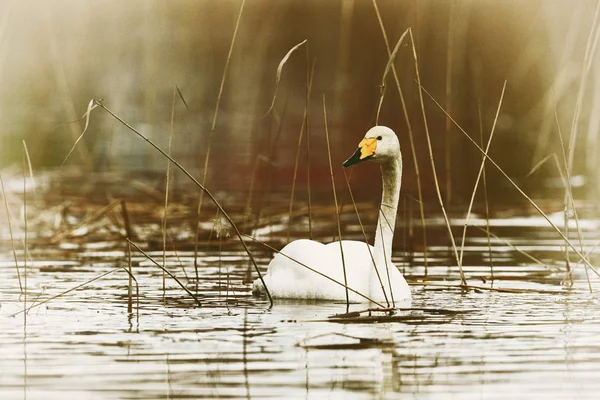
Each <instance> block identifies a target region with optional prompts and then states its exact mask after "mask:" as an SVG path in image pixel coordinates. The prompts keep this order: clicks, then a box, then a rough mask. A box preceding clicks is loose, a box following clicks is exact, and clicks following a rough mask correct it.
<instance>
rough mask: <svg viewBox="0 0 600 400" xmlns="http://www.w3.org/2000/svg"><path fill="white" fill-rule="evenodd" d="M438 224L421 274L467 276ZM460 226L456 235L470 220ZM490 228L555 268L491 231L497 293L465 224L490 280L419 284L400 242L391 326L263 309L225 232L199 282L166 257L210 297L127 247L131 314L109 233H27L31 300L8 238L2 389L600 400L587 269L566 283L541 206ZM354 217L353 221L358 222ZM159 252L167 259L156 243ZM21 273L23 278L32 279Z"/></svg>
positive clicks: (94, 395)
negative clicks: (400, 282) (404, 283)
mask: <svg viewBox="0 0 600 400" xmlns="http://www.w3.org/2000/svg"><path fill="white" fill-rule="evenodd" d="M429 222H430V224H429V225H430V232H429V234H430V236H429V237H430V240H431V243H430V248H429V252H428V258H429V267H428V270H427V283H429V284H445V285H456V284H457V282H458V273H457V270H456V267H450V266H449V265H451V260H452V254H451V253H450V252H449V250H448V248H447V246H445V245H444V244H443V243H444V240H445V239H444V235H443V232H444V228H443V227H442V226H440V225H438V226H437V227H436V223H435V220H431V221H429ZM455 222H456V224H457V226H456V232H457V233H458V232H460V224H461V223H462V222H461V221H459V220H458V219H457V220H455ZM474 223H475V224H477V223H478V222H477V220H475V221H474ZM491 226H493V227H495V232H496V233H497V234H498V235H500V236H502V237H503V239H506V240H508V241H509V242H510V243H511V244H513V246H514V245H518V246H519V248H520V249H524V250H526V251H527V252H529V254H530V255H532V256H535V257H536V258H538V259H540V260H541V261H542V262H543V263H545V264H546V265H544V266H542V265H537V264H535V263H533V262H532V261H531V260H530V259H528V258H526V257H525V256H524V255H523V254H521V253H519V252H517V251H516V250H515V249H514V248H513V247H511V246H508V245H506V244H505V243H504V242H502V241H500V240H496V239H493V240H492V242H493V243H492V244H493V246H492V253H491V254H492V257H491V258H492V260H493V265H494V276H495V278H496V280H495V281H494V287H495V288H502V289H513V290H515V291H514V292H498V291H493V290H488V289H489V288H490V287H491V281H490V279H489V278H490V273H491V271H490V266H489V265H490V263H489V249H488V247H487V239H486V238H485V236H482V235H478V234H477V233H476V232H475V231H470V235H469V237H468V240H467V243H466V248H465V273H466V275H467V279H468V280H469V283H470V284H472V285H474V286H480V287H482V288H483V289H480V290H471V291H468V292H461V291H460V290H457V289H456V288H448V287H444V286H435V285H428V286H422V285H421V284H420V283H421V282H422V281H423V279H425V278H424V274H425V271H424V266H423V265H422V259H423V255H422V254H421V253H418V252H417V251H411V252H408V251H404V250H403V249H402V246H399V250H396V251H395V252H394V261H395V263H396V264H397V265H398V266H401V268H403V269H404V271H405V274H406V276H407V279H408V281H409V282H412V283H413V284H415V285H414V286H413V287H412V290H413V297H414V298H413V304H412V306H413V309H412V310H404V311H400V312H398V313H397V314H396V315H395V316H394V319H393V322H385V321H384V322H379V323H366V322H364V321H362V322H355V321H352V320H347V321H346V320H341V321H340V320H331V319H329V318H328V317H329V316H331V315H333V314H337V313H343V312H344V311H345V305H343V304H339V303H332V302H312V303H306V302H295V301H276V302H275V305H274V307H272V308H269V307H268V302H267V301H266V300H265V299H259V298H255V297H252V295H251V293H250V284H249V283H247V270H248V261H247V258H246V257H245V255H244V253H243V252H242V251H240V250H239V249H237V248H236V249H233V248H231V247H228V246H227V245H226V244H227V243H230V242H234V241H235V240H234V239H232V238H229V239H225V238H222V240H223V243H222V250H221V251H219V250H218V247H215V246H214V245H213V247H212V248H210V249H208V250H203V251H202V253H201V254H200V279H199V281H198V282H199V284H198V285H197V292H196V281H195V278H194V276H195V275H194V274H195V273H194V269H193V252H192V251H190V250H189V249H187V250H186V249H182V250H179V251H177V252H173V251H171V252H169V254H168V257H167V264H168V265H170V269H171V271H172V272H173V273H174V274H176V275H177V276H178V277H179V279H181V280H182V282H183V283H184V284H186V286H187V287H188V288H189V289H190V290H191V291H192V292H194V293H197V297H198V299H199V301H200V302H201V303H202V306H201V307H196V306H195V303H194V301H193V299H191V298H190V296H189V295H187V294H186V293H185V292H184V291H183V290H182V289H181V288H180V287H179V286H178V285H177V284H176V283H175V282H174V281H173V280H171V279H170V278H168V277H167V280H166V290H165V291H164V292H163V290H162V272H161V270H160V269H158V268H156V267H155V266H154V265H153V264H152V263H151V262H150V261H149V260H148V259H147V258H146V257H144V256H142V255H140V254H139V253H136V252H134V256H133V268H134V269H133V271H134V274H135V277H136V279H137V283H138V286H139V296H140V297H139V306H138V305H137V304H136V303H135V297H134V304H133V306H134V308H133V313H131V314H129V313H128V312H127V280H128V275H127V274H126V273H125V272H124V271H123V269H120V267H125V266H126V265H127V257H126V253H125V251H124V247H123V244H122V241H118V242H116V241H111V240H106V241H101V240H99V239H98V238H99V237H103V236H102V235H101V233H102V232H101V231H100V232H98V231H96V232H95V233H94V231H89V232H87V233H85V234H84V233H83V232H79V233H78V234H81V235H83V236H80V237H78V236H72V237H67V238H66V239H64V240H62V241H61V242H60V243H58V244H56V245H55V246H53V247H52V246H48V245H46V246H40V245H37V246H36V245H31V247H30V248H31V255H32V259H33V260H35V261H30V262H29V266H28V269H27V277H26V279H27V288H28V293H27V299H26V303H25V297H24V295H22V294H20V292H19V286H18V279H17V275H16V270H15V268H14V259H13V256H12V252H11V250H10V246H9V245H8V244H7V243H8V241H5V242H4V244H3V246H2V252H1V256H0V305H1V308H0V321H1V322H0V323H1V327H2V329H0V349H2V351H1V353H2V359H1V361H0V397H1V398H2V399H25V398H26V399H53V398H56V399H63V398H78V399H140V398H173V399H175V398H194V399H195V398H273V399H279V398H282V397H284V396H285V398H319V399H320V398H333V399H336V398H343V399H355V398H356V399H380V398H385V399H388V398H415V399H428V398H432V399H454V398H456V399H500V398H506V397H509V398H526V397H531V396H534V397H535V398H546V399H565V398H577V399H586V398H589V399H591V398H596V396H597V393H598V391H599V390H600V313H599V311H600V296H599V295H598V294H597V292H598V290H600V285H599V284H598V280H597V279H596V280H592V287H593V290H594V291H593V292H592V293H590V292H589V290H588V284H587V281H586V280H585V279H584V278H585V273H584V269H583V267H581V266H580V267H577V269H575V272H574V276H575V284H574V286H573V287H571V288H569V287H567V286H565V285H564V284H563V283H561V282H562V281H563V280H564V278H565V274H564V271H562V270H564V261H562V257H563V254H562V250H561V242H560V240H557V238H556V236H555V233H553V231H552V230H551V229H549V228H547V227H546V226H543V225H542V224H539V220H538V219H537V218H526V219H523V218H505V219H496V220H493V221H491ZM273 227H274V229H273V231H275V233H269V231H270V230H269V229H268V227H267V228H266V230H265V229H263V231H261V232H262V233H260V232H258V233H260V234H263V235H265V237H267V236H269V235H271V236H272V235H275V236H272V240H276V239H277V238H278V237H277V232H279V235H280V236H281V232H282V231H281V230H280V229H279V228H278V225H277V224H276V223H274V224H273ZM581 227H582V229H583V230H584V232H583V233H584V236H585V238H586V240H585V241H584V247H585V248H584V250H585V251H586V252H587V251H594V250H595V249H594V246H595V244H596V241H597V239H598V237H597V236H598V234H597V220H594V219H585V220H584V221H583V222H582V224H581ZM332 228H333V227H332V226H329V225H325V226H323V227H322V229H321V230H319V228H318V226H317V227H316V228H315V229H316V234H317V236H318V237H319V238H321V239H325V238H326V237H327V236H328V235H327V234H326V233H325V232H329V231H331V229H332ZM355 228H356V227H353V226H352V225H351V224H350V225H347V226H346V230H347V231H349V232H355V231H356V229H355ZM155 229H157V228H156V227H155ZM302 229H303V226H302V225H301V226H300V227H299V230H302ZM401 229H402V226H401V224H400V227H399V228H398V232H400V231H401ZM436 230H437V233H438V234H437V235H436ZM138 233H140V231H138ZM179 233H180V236H181V237H182V238H183V239H182V240H189V239H186V236H185V235H184V234H182V233H181V231H179ZM258 233H257V234H258ZM17 236H18V235H17ZM31 236H32V237H33V238H31V239H30V240H31V241H32V243H35V237H34V236H35V235H33V234H32V235H31ZM109 236H110V232H105V233H104V237H105V238H106V237H109ZM280 236H279V239H282V238H281V237H280ZM5 238H6V236H5ZM82 238H83V239H82ZM38 240H39V239H38ZM139 240H140V242H141V243H142V247H144V245H146V248H147V247H148V246H150V245H148V243H149V242H147V241H145V240H147V238H146V239H143V238H140V239H139ZM213 240H216V239H213ZM398 240H399V241H401V240H402V239H401V238H399V239H398ZM150 247H151V246H150ZM188 247H189V246H188ZM397 247H398V246H397ZM150 255H151V256H152V257H155V258H156V259H157V260H158V261H159V262H161V261H162V253H161V252H160V251H151V252H150ZM255 256H256V259H257V262H258V264H259V266H260V267H261V268H263V270H264V268H266V265H267V264H268V262H269V259H270V254H269V253H268V252H265V251H264V250H263V251H258V250H256V251H255ZM19 257H22V254H19ZM592 261H594V259H593V258H592ZM596 261H597V260H596ZM575 265H576V264H575V263H574V262H573V263H572V266H575ZM112 269H115V272H113V273H110V274H108V275H106V276H105V277H103V278H102V279H98V280H94V281H92V282H89V281H91V280H93V279H94V278H97V277H98V276H99V275H100V274H103V273H106V272H109V271H111V270H112ZM22 272H23V270H22ZM186 276H187V278H186ZM21 278H22V281H23V282H24V280H25V276H22V277H21ZM484 281H485V282H484ZM86 282H89V283H87V284H85V285H83V286H81V287H79V288H77V289H75V290H72V289H74V288H76V287H78V286H79V285H82V284H84V283H86ZM485 288H488V289H485ZM68 290H71V291H70V292H68V293H66V294H64V295H62V296H59V297H56V298H55V299H53V300H51V301H49V302H47V303H44V304H42V305H40V306H38V307H34V308H32V309H31V310H30V311H29V312H28V313H27V314H26V316H25V314H24V313H23V312H21V311H22V310H23V307H24V306H25V304H26V305H28V306H30V305H33V304H34V303H36V302H39V301H42V300H47V299H48V298H50V297H52V296H56V295H59V294H61V293H63V292H66V291H68ZM134 293H135V290H134ZM364 307H365V306H364V305H353V306H352V307H351V308H352V309H353V310H358V309H363V308H364ZM377 315H382V314H377Z"/></svg>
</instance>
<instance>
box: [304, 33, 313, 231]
mask: <svg viewBox="0 0 600 400" xmlns="http://www.w3.org/2000/svg"><path fill="white" fill-rule="evenodd" d="M314 69H315V65H314V63H313V66H312V71H313V72H314ZM312 75H313V74H312V72H309V71H308V43H307V44H306V82H308V84H307V85H306V102H305V105H304V108H305V109H306V113H305V114H304V121H305V122H304V126H305V127H306V194H307V195H308V238H309V239H310V240H312V238H313V233H312V199H311V192H310V125H309V118H308V116H309V114H310V88H311V86H312Z"/></svg>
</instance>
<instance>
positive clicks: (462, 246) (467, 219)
mask: <svg viewBox="0 0 600 400" xmlns="http://www.w3.org/2000/svg"><path fill="white" fill-rule="evenodd" d="M505 91H506V81H504V85H502V93H501V94H500V101H499V102H498V108H496V116H495V117H494V124H493V125H492V130H491V132H490V137H489V139H488V142H487V145H486V147H485V155H487V154H488V152H489V150H490V145H491V144H492V139H493V138H494V132H495V131H496V124H497V122H498V116H499V115H500V108H501V107H502V100H504V92H505ZM485 155H484V157H483V158H482V160H481V165H480V166H479V171H478V172H477V179H475V185H474V186H473V191H472V192H471V200H470V201H469V208H468V209H467V215H466V217H465V225H464V227H463V232H462V240H461V243H460V255H459V260H458V262H459V266H460V268H461V269H462V261H463V255H464V250H465V240H466V237H467V227H468V225H469V218H470V217H471V210H472V209H473V202H474V201H475V195H476V194H477V189H478V188H479V180H480V179H481V176H482V175H483V169H484V168H485V160H486V157H485Z"/></svg>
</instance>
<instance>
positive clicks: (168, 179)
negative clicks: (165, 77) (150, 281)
mask: <svg viewBox="0 0 600 400" xmlns="http://www.w3.org/2000/svg"><path fill="white" fill-rule="evenodd" d="M176 96H177V88H176V87H175V88H173V100H172V102H171V122H170V124H169V145H168V146H169V147H168V149H167V154H168V155H169V156H170V155H171V148H172V144H173V131H174V129H173V123H174V121H175V98H176ZM170 183H171V161H169V160H167V173H166V176H165V208H164V213H163V220H162V245H163V257H162V262H163V265H164V266H165V267H166V265H167V219H168V208H169V190H170ZM166 280H167V275H166V274H165V273H164V272H163V274H162V289H163V303H164V301H165V294H166V290H167V287H166Z"/></svg>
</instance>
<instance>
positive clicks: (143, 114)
mask: <svg viewBox="0 0 600 400" xmlns="http://www.w3.org/2000/svg"><path fill="white" fill-rule="evenodd" d="M241 4H242V2H241V1H240V0H219V1H208V0H206V1H199V0H178V1H158V0H128V1H119V0H95V1H76V0H44V1H33V0H18V1H17V0H15V1H11V0H3V1H2V2H0V85H1V87H0V141H1V146H0V167H2V168H5V167H8V166H10V165H13V164H18V165H21V160H22V153H23V151H22V148H23V147H22V141H23V140H25V141H26V143H27V145H28V147H29V152H30V154H31V158H32V163H33V168H34V171H41V170H44V169H49V168H57V167H58V166H60V164H61V162H62V160H63V159H64V157H65V156H66V154H67V153H68V151H69V149H70V148H71V147H72V145H73V143H74V142H75V140H76V138H77V137H78V136H79V134H80V133H81V132H82V130H83V127H84V121H80V122H75V123H70V124H65V123H67V122H69V121H74V120H77V119H79V118H81V116H82V115H83V114H84V113H85V111H86V108H87V105H88V103H89V101H90V100H91V99H92V98H102V99H103V100H104V104H105V105H106V106H107V107H108V108H109V109H111V110H112V111H113V112H115V113H116V114H117V115H119V116H120V117H121V118H123V119H124V120H125V121H127V122H128V123H129V124H131V125H132V126H133V127H135V128H136V129H138V130H139V131H140V132H142V133H143V134H145V135H147V136H148V137H149V138H150V139H152V140H153V141H155V142H156V143H157V144H159V145H160V146H161V147H163V148H165V149H166V148H167V146H168V139H169V132H170V122H171V115H172V109H173V111H174V123H173V151H172V152H173V156H174V157H175V158H176V159H177V160H179V161H180V162H181V163H182V164H183V165H184V166H185V167H186V168H188V169H189V170H190V172H192V173H193V174H194V175H195V176H197V177H201V176H202V172H203V166H204V160H205V155H206V152H207V149H208V146H209V136H210V132H211V125H212V120H213V116H214V112H215V107H216V104H217V97H218V93H219V86H220V83H221V79H222V76H223V72H224V69H225V64H226V60H227V55H228V51H229V47H230V45H231V41H232V38H233V34H234V29H235V25H236V20H237V18H238V15H239V13H240V6H241ZM377 4H378V6H379V10H380V12H381V16H382V21H383V24H384V26H385V29H386V31H387V35H388V37H389V42H390V46H391V47H393V46H394V45H395V44H396V42H397V41H398V39H399V38H400V36H401V35H402V33H403V32H405V31H406V30H407V29H408V28H411V29H412V32H413V34H414V40H415V45H416V50H417V55H418V60H419V69H420V75H421V81H422V85H423V87H424V88H425V89H427V91H429V92H430V93H431V95H432V96H433V97H434V98H435V99H436V100H437V101H438V102H439V103H440V104H441V105H442V106H443V107H444V108H445V109H446V110H448V112H449V113H450V114H451V115H452V116H453V118H454V119H455V120H456V121H457V122H458V123H459V124H460V125H461V126H462V128H464V130H465V131H466V132H467V133H468V134H469V135H470V136H471V137H472V138H473V139H474V140H476V141H477V142H478V143H479V142H481V141H482V140H483V141H487V138H488V137H489V135H490V131H491V129H492V125H493V122H494V117H495V114H496V109H497V107H498V103H499V100H500V94H501V92H502V86H503V83H504V81H505V80H506V81H507V87H506V93H505V96H504V100H503V103H502V108H501V111H500V115H499V118H498V121H497V126H496V131H495V135H494V138H493V141H492V144H491V151H490V155H491V157H492V158H493V159H494V160H495V161H496V162H497V163H498V164H499V165H500V166H501V167H502V168H503V169H504V170H505V171H506V172H507V173H508V175H509V176H510V177H511V178H513V179H514V180H515V181H516V182H517V183H518V184H519V185H520V186H521V187H523V188H524V189H525V190H526V191H527V192H528V193H530V194H532V195H533V196H536V197H539V198H543V199H562V197H563V196H564V186H563V183H562V181H561V180H560V176H561V173H562V174H563V175H566V172H565V158H567V159H568V158H569V154H568V153H569V146H570V141H571V137H572V135H575V136H573V137H574V138H575V139H574V141H573V143H574V145H575V147H573V150H572V152H573V154H572V156H571V158H572V159H573V168H572V177H573V180H572V182H573V186H574V187H573V189H574V190H575V193H576V194H577V195H578V196H580V197H586V198H592V199H598V192H597V190H596V188H597V187H598V183H599V182H598V180H599V179H598V178H599V173H598V171H599V161H598V157H597V153H598V150H599V146H600V144H599V142H598V132H599V127H600V114H599V112H598V110H599V107H600V69H599V67H598V60H597V58H598V56H597V55H596V51H595V50H596V44H597V39H598V34H599V31H598V29H597V25H596V19H597V17H598V15H597V14H598V13H597V7H598V2H597V1H592V0H579V1H576V2H572V1H567V0H526V1H522V0H520V1H519V0H514V1H510V0H505V1H494V0H489V1H485V0H456V1H450V0H448V1H439V0H429V1H427V0H418V1H417V0H405V1H397V0H379V1H378V2H377ZM304 39H307V40H308V41H307V43H306V44H305V45H304V46H302V47H300V48H299V49H298V50H297V51H295V52H294V53H293V54H292V55H291V56H290V58H289V59H288V61H287V63H286V64H285V66H284V67H283V70H282V73H281V81H280V83H279V88H278V92H277V98H276V101H275V104H274V108H273V111H272V112H271V113H269V114H268V115H266V116H265V114H267V111H268V110H269V107H270V105H271V101H272V99H273V95H274V93H275V88H276V79H275V77H276V71H277V67H278V65H279V62H280V61H281V60H282V58H283V57H284V56H285V55H286V53H287V52H288V51H289V50H290V49H291V48H292V47H293V46H294V45H296V44H298V43H300V42H301V41H303V40H304ZM387 61H388V53H387V50H386V46H385V42H384V39H383V35H382V31H381V27H380V25H379V23H378V19H377V14H376V12H375V8H374V5H373V2H372V1H368V0H329V1H321V0H302V1H300V0H298V1H294V0H287V1H267V0H249V1H247V2H246V3H245V6H244V8H243V11H242V13H241V19H240V23H239V31H238V33H237V37H236V41H235V44H234V46H233V51H232V55H231V60H230V64H229V68H228V71H227V76H226V80H225V84H224V87H223V94H222V99H221V102H220V105H219V114H218V119H217V124H216V129H215V133H214V138H213V140H212V143H211V156H210V157H211V158H210V161H209V168H208V177H207V179H208V180H207V184H208V187H209V188H211V189H212V190H223V191H230V192H235V191H238V192H247V191H248V188H249V184H250V181H251V178H252V176H253V175H254V174H255V175H256V188H255V189H256V190H262V191H266V192H268V193H277V192H280V193H289V191H290V188H291V185H292V177H293V175H294V166H295V160H296V153H297V147H298V141H299V135H300V132H301V129H302V122H303V115H304V111H305V106H306V103H307V96H306V94H307V75H308V74H307V71H310V70H311V67H312V66H313V64H314V75H313V84H312V92H311V96H310V99H309V104H310V105H309V108H308V121H309V123H308V128H309V129H308V131H307V132H308V134H309V135H310V152H309V153H310V157H309V161H310V179H311V184H312V189H313V194H314V196H316V197H319V196H327V198H328V199H331V186H330V177H329V167H328V158H327V149H326V145H325V130H324V127H325V124H324V118H323V100H322V99H323V96H325V98H326V102H327V113H328V127H329V133H330V136H331V146H332V149H331V156H332V159H333V163H334V165H335V169H334V172H335V174H336V176H337V180H338V182H337V183H338V186H339V189H340V190H345V183H344V180H343V175H342V168H341V164H342V162H343V161H344V160H345V159H346V158H347V157H348V156H350V155H351V154H352V152H353V151H354V150H355V148H356V145H357V143H358V141H359V140H360V139H361V138H362V136H363V135H364V133H365V132H366V130H367V129H368V128H369V127H371V126H372V125H374V124H375V118H376V113H377V107H378V103H379V98H380V95H381V90H382V89H381V80H382V75H383V71H384V68H385V66H386V63H387ZM394 64H395V67H396V70H397V72H398V77H399V82H400V84H401V86H402V90H403V93H404V97H405V100H406V106H407V111H408V117H409V121H410V126H411V128H412V131H413V135H414V146H415V150H416V155H414V154H413V153H412V152H411V146H410V141H409V135H408V125H407V121H406V119H405V117H404V113H403V111H402V106H401V102H400V97H399V95H398V91H397V89H396V85H395V82H394V79H393V75H392V74H391V73H390V74H389V76H388V79H387V85H386V91H385V99H384V102H383V105H382V108H381V114H380V117H379V123H380V124H383V125H388V126H390V127H391V128H392V129H394V130H395V131H396V132H397V133H398V136H399V138H400V142H401V146H402V148H403V152H404V184H403V185H404V186H403V190H404V193H405V194H408V195H409V196H413V197H416V175H415V168H414V157H416V160H417V162H418V165H419V168H420V172H421V183H422V186H423V191H424V198H425V201H426V202H427V203H428V204H430V203H436V200H435V191H434V190H435V188H434V185H433V179H432V168H431V164H430V162H429V153H428V149H427V142H426V136H425V130H424V123H423V116H422V113H421V105H420V101H419V90H418V86H417V85H416V83H415V77H416V75H415V68H414V61H413V58H412V49H411V42H410V38H409V37H407V38H406V40H405V41H404V42H403V45H402V46H401V47H400V50H399V52H398V54H397V57H396V59H395V63H394ZM175 86H177V87H178V88H179V89H180V91H181V94H182V96H183V98H184V99H185V101H186V103H187V105H188V107H189V108H188V107H186V106H185V105H184V103H183V102H182V100H181V99H180V97H179V95H175V90H174V89H175ZM174 95H175V101H174V100H173V99H174ZM424 96H425V97H424V104H425V110H426V114H427V121H428V126H429V131H430V133H431V140H432V146H433V154H434V159H435V162H436V170H437V173H438V176H439V178H440V185H441V189H442V192H443V196H444V198H445V200H446V202H447V204H449V205H461V204H464V203H465V202H468V200H469V196H470V194H471V191H472V189H473V185H474V181H475V178H476V176H477V171H478V169H479V165H480V163H481V153H480V152H479V151H478V150H477V149H476V148H475V147H474V146H473V144H472V143H470V142H469V141H468V140H467V139H466V138H465V136H464V134H463V133H461V132H460V130H459V129H457V128H456V126H454V125H453V124H452V123H450V121H449V120H448V118H447V117H446V115H445V114H444V113H443V112H442V111H441V110H440V109H439V108H438V107H437V106H436V105H435V103H433V102H432V101H431V100H430V99H429V98H428V97H427V96H426V95H424ZM173 101H174V103H173ZM173 104H174V108H173ZM307 132H306V131H305V132H304V134H303V137H302V143H301V145H302V152H301V153H300V157H299V169H298V183H297V185H298V188H300V189H297V191H298V193H299V197H300V198H302V196H303V194H302V192H303V191H304V188H305V186H306V179H307V155H306V153H307V150H306V135H307ZM561 135H562V142H563V146H564V150H563V146H561V140H560V139H561ZM565 153H566V156H563V154H565ZM540 163H541V164H540ZM567 163H568V162H567ZM67 164H68V165H71V166H76V167H77V168H78V169H79V170H80V171H82V173H83V174H87V173H93V172H105V171H156V172H164V171H165V169H166V160H165V159H164V158H163V157H162V156H160V155H159V154H158V153H157V152H156V151H155V150H153V149H152V148H151V147H150V146H148V145H147V144H146V143H144V142H143V141H142V140H140V139H139V138H138V137H136V136H135V135H134V134H133V133H132V132H130V131H128V130H127V128H126V127H124V126H123V125H122V124H120V123H118V122H117V121H116V120H115V119H114V118H112V117H111V116H110V115H108V114H107V113H106V112H105V111H103V110H101V109H96V110H94V111H93V113H92V115H91V119H90V125H89V129H88V131H87V133H86V135H85V136H84V138H83V140H82V141H81V142H80V143H79V144H78V146H77V149H76V151H75V152H74V153H73V154H72V155H71V157H70V158H69V160H68V161H67ZM557 166H559V167H560V168H557ZM536 167H538V168H536ZM532 170H534V172H533V173H531V174H530V172H531V171H532ZM559 170H562V172H559ZM351 175H352V181H353V188H354V189H355V190H356V196H357V197H358V198H359V199H360V198H368V199H373V198H374V197H373V195H372V193H371V192H372V191H373V190H379V189H378V188H379V186H380V178H379V174H378V171H377V166H375V165H369V166H366V165H360V166H358V167H354V168H353V169H352V171H351ZM179 178H181V177H178V178H177V180H176V181H177V182H180V181H183V179H179ZM575 178H576V179H575ZM487 181H488V192H489V195H490V196H489V198H490V201H491V202H495V203H510V202H519V201H522V199H521V198H520V196H519V195H518V194H517V192H516V191H514V190H513V189H512V188H511V186H510V185H509V183H508V182H507V181H506V180H505V178H503V177H502V176H501V175H500V174H499V173H497V171H496V170H495V169H494V168H493V167H491V166H489V168H488V169H487ZM377 196H378V195H377ZM377 196H376V197H377ZM376 197H375V198H376Z"/></svg>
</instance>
